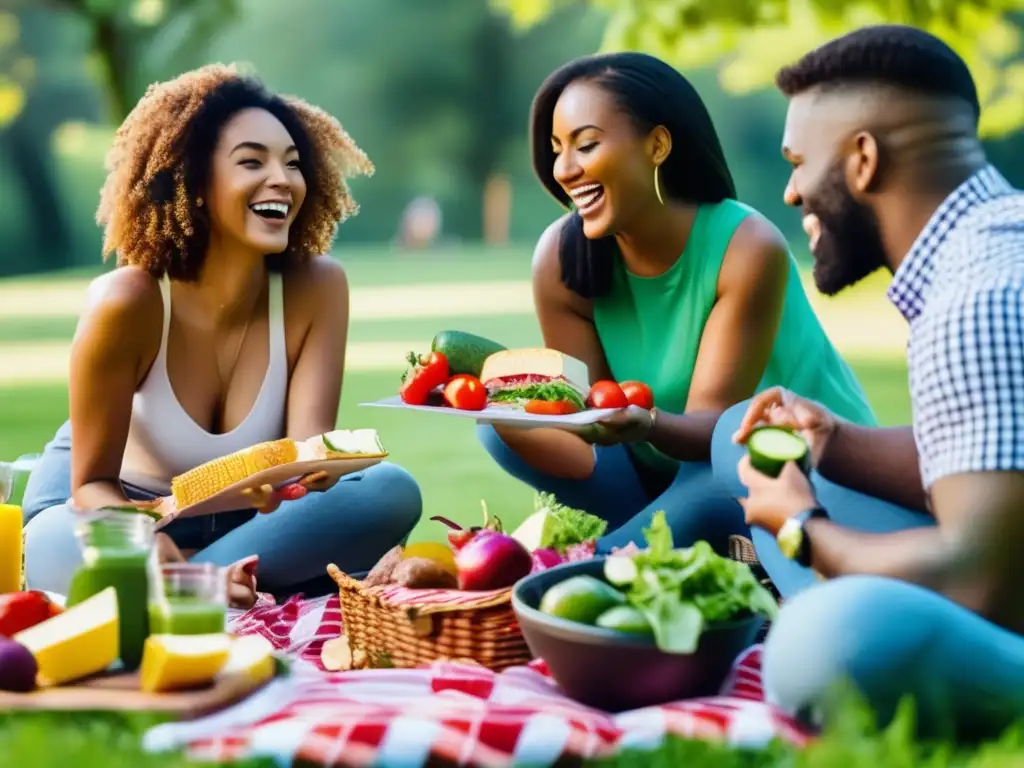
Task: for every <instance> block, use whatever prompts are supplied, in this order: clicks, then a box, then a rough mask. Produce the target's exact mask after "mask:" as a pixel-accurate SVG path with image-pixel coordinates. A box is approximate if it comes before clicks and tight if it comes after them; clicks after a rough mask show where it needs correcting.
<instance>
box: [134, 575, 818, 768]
mask: <svg viewBox="0 0 1024 768" xmlns="http://www.w3.org/2000/svg"><path fill="white" fill-rule="evenodd" d="M231 629H232V631H233V632H235V633H236V634H260V635H262V636H264V637H266V638H267V639H268V640H270V641H271V642H272V643H273V644H274V646H275V647H276V648H278V649H280V650H283V651H286V652H288V654H289V655H290V656H291V657H292V658H294V659H295V660H296V664H295V667H294V674H293V675H292V676H291V677H290V678H282V679H279V680H277V681H275V682H274V683H272V684H271V686H270V687H268V688H267V689H264V692H263V693H261V694H257V695H256V697H254V699H257V700H255V701H250V702H247V703H243V704H242V705H239V706H238V707H236V708H235V711H231V710H228V711H227V712H226V713H224V714H222V715H214V716H213V717H211V718H206V719H205V720H200V721H194V722H192V723H183V724H171V725H168V726H159V728H158V729H157V731H160V730H161V729H163V731H162V732H160V733H158V734H152V735H154V736H159V738H154V739H153V740H151V741H150V748H168V747H185V748H186V750H187V752H188V754H189V755H190V757H192V758H193V759H197V760H236V759H241V758H244V757H256V756H266V757H272V758H275V759H277V760H279V761H280V762H281V763H282V764H290V763H291V762H292V761H300V760H301V761H303V762H304V764H306V763H308V764H313V765H324V766H341V765H344V766H369V765H403V766H406V765H412V766H419V765H425V764H427V763H428V761H429V763H430V764H432V765H433V764H449V763H450V764H453V765H461V766H505V765H513V764H520V763H531V764H536V765H553V764H555V763H561V762H563V761H566V760H570V761H571V760H574V759H579V758H593V757H601V756H607V755H610V754H615V753H617V752H619V751H620V750H622V749H624V748H627V747H636V748H652V747H656V746H657V745H658V744H660V743H661V742H662V740H663V739H664V737H665V736H666V735H669V734H671V735H678V736H682V737H687V738H699V739H710V740H724V741H727V742H729V743H733V744H747V745H761V744H764V743H766V742H768V741H770V740H771V739H773V738H775V737H781V738H782V739H785V740H788V741H790V742H791V743H795V744H798V745H800V744H804V743H806V741H807V740H808V739H809V738H810V734H809V733H808V732H807V731H805V730H803V729H802V728H801V727H800V726H799V725H798V724H797V723H796V722H795V721H793V720H792V719H790V718H788V717H786V716H785V715H784V714H782V713H781V712H779V711H778V710H776V709H774V708H772V707H771V706H769V705H767V704H765V703H764V697H763V694H762V689H761V676H760V659H761V650H760V647H759V646H754V647H753V648H751V649H749V650H748V651H747V652H746V653H745V654H744V655H743V656H742V657H741V658H740V659H739V660H738V661H737V663H736V665H735V666H734V669H733V672H732V674H731V676H730V679H729V680H728V681H727V683H726V685H725V686H724V688H723V695H720V696H716V697H712V698H705V699H696V700H690V701H683V702H677V703H673V704H667V705H664V706H660V707H651V708H647V709H642V710H635V711H632V712H626V713H622V714H618V715H610V714H607V713H604V712H600V711H598V710H594V709H591V708H589V707H585V706H583V705H581V704H578V703H576V702H575V701H573V700H571V699H569V698H568V697H566V696H565V695H564V694H562V693H561V691H560V690H559V688H558V686H557V685H556V684H555V683H554V681H553V680H552V679H551V678H550V676H549V675H548V673H547V669H546V668H545V665H544V663H543V661H539V660H538V661H535V662H533V663H532V664H530V665H529V666H523V667H517V668H514V669H510V670H507V671H505V672H502V673H500V674H495V673H493V672H491V671H489V670H487V669H484V668H481V667H476V666H472V665H466V664H452V663H435V664H433V665H430V666H425V667H421V668H417V669H405V670H398V669H381V670H361V671H353V672H338V673H327V672H325V671H324V670H323V667H322V666H321V665H320V658H319V657H320V649H321V647H322V645H323V642H324V641H325V640H327V639H330V638H332V637H337V636H338V634H339V633H340V631H341V611H340V608H339V601H338V597H337V596H336V595H334V596H331V597H330V598H321V599H319V600H312V601H303V600H299V599H292V600H289V601H288V602H286V603H284V604H282V605H273V604H271V603H268V602H262V603H260V604H258V605H257V606H256V607H255V608H253V609H252V610H251V611H249V612H248V613H247V614H245V615H242V616H240V617H238V618H236V619H235V620H234V621H233V622H232V626H231ZM154 745H159V746H157V747H154Z"/></svg>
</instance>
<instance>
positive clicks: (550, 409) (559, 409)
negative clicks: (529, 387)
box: [523, 400, 579, 416]
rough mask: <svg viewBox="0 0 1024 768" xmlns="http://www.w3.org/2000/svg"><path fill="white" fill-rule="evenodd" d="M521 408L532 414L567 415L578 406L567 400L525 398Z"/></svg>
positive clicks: (574, 411)
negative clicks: (524, 403)
mask: <svg viewBox="0 0 1024 768" xmlns="http://www.w3.org/2000/svg"><path fill="white" fill-rule="evenodd" d="M523 410H524V411H526V412H527V413H532V414H533V415H534V416H568V415H569V414H570V413H576V412H577V411H578V410H579V408H577V407H576V406H575V405H573V404H572V403H570V402H569V401H568V400H527V401H526V405H524V406H523Z"/></svg>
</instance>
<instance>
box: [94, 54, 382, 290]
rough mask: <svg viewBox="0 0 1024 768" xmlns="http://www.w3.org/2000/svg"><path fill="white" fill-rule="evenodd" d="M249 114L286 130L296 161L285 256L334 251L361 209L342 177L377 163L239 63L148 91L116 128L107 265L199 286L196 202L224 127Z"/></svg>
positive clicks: (102, 217)
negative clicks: (301, 181) (297, 198)
mask: <svg viewBox="0 0 1024 768" xmlns="http://www.w3.org/2000/svg"><path fill="white" fill-rule="evenodd" d="M250 107H256V108H262V109H266V110H268V111H269V112H271V113H272V114H273V115H274V116H275V117H277V118H278V119H279V120H280V121H281V122H282V123H283V124H284V126H285V128H286V129H287V130H288V132H289V133H290V134H291V136H292V139H293V140H294V141H295V143H296V146H297V147H298V150H299V156H300V158H301V160H302V173H303V176H304V177H305V181H306V187H307V192H306V199H305V202H304V203H303V205H302V207H301V208H300V209H299V213H298V214H297V216H296V219H295V221H294V222H293V224H292V228H291V231H290V235H289V238H288V248H287V250H286V251H285V253H284V254H282V255H281V256H282V257H284V258H298V259H300V260H307V259H310V258H312V257H314V256H317V255H319V254H322V253H326V252H327V251H328V250H329V249H330V246H331V241H332V240H333V239H334V235H335V232H336V231H337V228H338V225H339V224H340V223H341V222H342V221H344V220H345V219H347V218H348V217H350V216H354V215H355V214H356V213H358V211H359V206H358V205H357V204H356V202H355V200H354V199H353V198H352V195H351V192H350V190H349V187H348V184H347V182H346V179H347V178H350V177H352V176H355V175H357V174H359V175H364V176H371V175H373V172H374V166H373V164H372V163H371V162H370V160H369V158H368V157H367V156H366V154H365V153H364V152H363V151H362V150H361V149H360V148H359V147H358V146H356V144H355V142H354V141H353V140H352V139H351V137H349V135H348V133H346V132H345V130H344V129H343V128H342V127H341V125H340V124H339V123H338V121H337V120H335V119H334V118H333V117H331V116H330V115H328V114H327V113H326V112H324V111H323V110H321V109H319V108H318V107H315V106H312V105H310V104H308V103H306V102H305V101H303V100H302V99H299V98H296V97H292V96H281V95H276V94H271V93H269V92H268V91H267V90H266V89H265V88H264V86H263V85H262V83H260V82H259V81H258V80H257V79H256V78H254V77H252V76H250V75H246V74H243V73H242V72H240V70H239V69H238V67H237V66H235V65H223V64H212V65H209V66H205V67H202V68H200V69H197V70H194V71H192V72H187V73H185V74H183V75H181V76H179V77H177V78H175V79H174V80H170V81H168V82H164V83H156V84H153V85H151V86H150V87H149V89H148V90H147V91H146V93H145V95H144V96H143V97H142V99H141V100H140V101H139V103H138V104H137V105H136V106H135V108H134V109H133V110H132V111H131V114H129V115H128V117H127V118H126V119H125V121H124V123H122V125H121V127H120V128H119V129H118V130H117V133H116V134H115V136H114V143H113V146H112V147H111V149H110V151H109V153H108V154H107V158H106V169H107V171H108V175H107V179H106V182H105V183H104V185H103V188H102V190H101V192H100V204H99V208H98V210H97V212H96V221H97V222H98V223H99V224H100V225H101V226H103V227H105V231H104V238H103V258H104V260H106V259H107V258H108V257H109V255H110V254H111V253H113V252H116V253H117V263H118V264H119V265H121V264H133V265H136V266H140V267H142V268H144V269H146V270H147V271H148V272H149V273H150V274H152V275H154V276H155V277H162V276H163V275H164V274H167V275H169V276H170V277H172V278H174V279H177V280H186V281H194V280H196V279H198V277H199V273H200V271H201V270H202V266H203V259H204V257H205V253H206V247H207V243H208V239H209V219H208V218H207V216H206V211H205V209H203V208H202V207H200V206H199V205H198V204H197V200H198V198H200V197H201V196H202V195H203V194H204V193H205V188H206V183H207V180H208V179H209V171H210V163H211V157H212V153H213V148H214V146H215V145H216V142H217V140H218V137H219V134H220V131H221V129H222V128H223V127H224V124H225V123H226V122H227V121H228V119H229V118H230V117H231V116H232V115H234V114H235V113H237V112H238V111H240V110H241V109H246V108H250ZM270 263H272V264H279V263H280V262H279V261H271V262H270Z"/></svg>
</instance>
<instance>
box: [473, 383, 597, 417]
mask: <svg viewBox="0 0 1024 768" xmlns="http://www.w3.org/2000/svg"><path fill="white" fill-rule="evenodd" d="M528 400H545V401H547V402H550V403H557V402H559V401H562V400H566V401H568V402H570V403H572V404H573V405H575V406H576V408H578V409H579V410H581V411H583V410H586V407H587V406H586V403H585V402H584V401H583V398H582V397H581V396H580V393H579V392H577V391H576V390H575V389H573V388H572V387H571V386H570V385H569V384H566V383H565V382H564V381H546V382H544V383H542V384H524V385H522V386H515V387H509V388H508V389H502V390H499V391H497V392H495V393H494V394H493V395H491V402H494V403H511V404H517V403H522V402H526V401H528Z"/></svg>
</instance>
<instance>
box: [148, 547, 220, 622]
mask: <svg viewBox="0 0 1024 768" xmlns="http://www.w3.org/2000/svg"><path fill="white" fill-rule="evenodd" d="M149 583H150V597H149V631H150V634H154V635H205V634H216V633H221V632H224V631H226V619H227V609H228V579H227V571H226V570H225V569H224V568H219V567H217V566H216V565H213V564H211V563H163V564H160V565H157V566H156V568H155V573H154V575H153V578H151V579H150V580H149Z"/></svg>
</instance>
